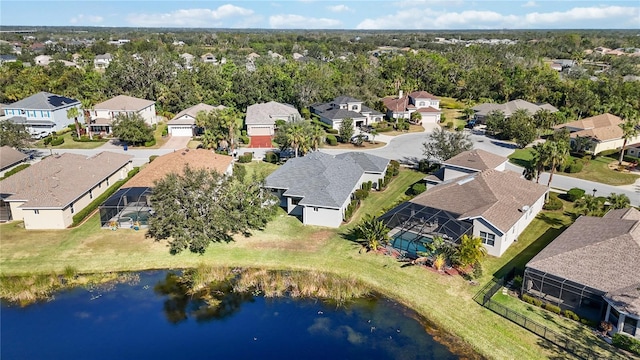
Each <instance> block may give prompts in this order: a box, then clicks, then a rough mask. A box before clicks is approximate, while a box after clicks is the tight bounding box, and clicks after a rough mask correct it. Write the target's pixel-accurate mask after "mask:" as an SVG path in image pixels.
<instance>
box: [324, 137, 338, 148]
mask: <svg viewBox="0 0 640 360" xmlns="http://www.w3.org/2000/svg"><path fill="white" fill-rule="evenodd" d="M326 139H327V144H329V145H331V146H337V145H338V139H336V137H335V136H333V135H331V134H329V135H327V138H326Z"/></svg>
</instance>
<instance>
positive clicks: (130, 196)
mask: <svg viewBox="0 0 640 360" xmlns="http://www.w3.org/2000/svg"><path fill="white" fill-rule="evenodd" d="M149 195H151V188H148V187H132V188H124V189H120V190H118V191H116V192H115V193H114V194H113V195H111V196H110V197H109V198H108V199H107V200H105V202H103V203H102V205H100V207H118V206H125V205H127V204H128V203H133V202H139V201H146V197H147V196H149ZM142 199H145V200H142Z"/></svg>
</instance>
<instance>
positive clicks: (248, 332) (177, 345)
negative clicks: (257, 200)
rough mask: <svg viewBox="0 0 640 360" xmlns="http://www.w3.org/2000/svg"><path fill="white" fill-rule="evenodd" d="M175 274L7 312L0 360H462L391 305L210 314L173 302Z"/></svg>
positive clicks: (145, 276) (238, 307)
mask: <svg viewBox="0 0 640 360" xmlns="http://www.w3.org/2000/svg"><path fill="white" fill-rule="evenodd" d="M168 273H169V272H166V271H155V272H144V273H140V281H139V282H137V283H135V284H120V285H116V286H115V288H112V289H110V290H108V291H107V290H104V289H103V290H93V291H88V290H85V289H75V290H72V291H67V292H64V293H60V294H57V295H56V297H55V299H54V300H52V301H49V302H44V303H39V304H36V305H31V306H27V307H25V308H20V307H17V306H8V305H7V304H3V305H2V312H1V313H0V316H1V317H0V319H1V321H0V325H1V329H0V330H1V332H0V336H1V337H0V355H1V358H2V359H3V360H11V359H34V360H35V359H187V358H191V359H444V360H448V359H458V356H457V355H454V354H452V353H451V352H450V351H449V350H448V349H447V348H446V347H445V346H444V345H442V344H440V343H438V342H436V341H435V340H434V339H433V338H432V337H431V336H430V335H429V334H427V333H426V332H425V330H424V327H423V326H422V325H421V324H420V323H419V322H418V321H417V320H415V319H414V317H415V316H414V314H413V313H412V312H411V311H410V310H408V309H406V308H404V307H402V306H400V305H398V304H396V303H394V302H392V301H390V300H387V299H366V300H364V299H363V300H358V301H355V302H353V303H350V304H348V305H346V306H336V305H335V304H327V303H323V302H321V301H315V300H299V299H296V300H293V299H290V298H277V299H268V298H264V297H262V296H260V295H259V294H237V295H232V296H230V297H228V298H225V299H226V300H225V302H224V304H223V305H224V306H222V307H221V308H219V309H218V310H216V311H210V310H207V307H205V306H203V305H204V304H203V303H201V302H197V301H192V300H191V298H190V297H188V296H184V294H175V293H171V291H169V290H168V289H167V288H168V287H170V286H168V284H167V282H166V281H165V279H166V277H167V274H168Z"/></svg>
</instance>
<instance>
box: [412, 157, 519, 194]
mask: <svg viewBox="0 0 640 360" xmlns="http://www.w3.org/2000/svg"><path fill="white" fill-rule="evenodd" d="M506 164H507V158H506V157H503V156H500V155H496V154H493V153H490V152H488V151H484V150H482V149H474V150H470V151H464V152H462V153H460V154H458V155H456V156H454V157H452V158H451V159H449V160H446V161H444V162H443V163H442V164H441V166H440V169H439V170H438V171H437V172H436V173H434V174H431V175H428V176H426V177H425V178H424V180H425V181H426V183H427V184H429V185H438V184H440V183H442V182H447V181H450V180H452V179H457V178H460V177H463V176H467V175H472V174H476V173H479V172H481V171H484V170H489V169H495V170H498V171H504V170H505V168H506Z"/></svg>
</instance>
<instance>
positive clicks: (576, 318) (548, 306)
mask: <svg viewBox="0 0 640 360" xmlns="http://www.w3.org/2000/svg"><path fill="white" fill-rule="evenodd" d="M522 301H524V302H526V303H528V304H531V305H535V306H537V307H541V308H543V309H545V310H547V311H551V312H552V313H554V314H557V315H562V316H564V317H566V318H567V319H571V320H574V321H580V322H581V323H583V324H587V323H589V320H586V319H580V316H578V315H577V314H576V313H574V312H573V311H571V310H564V311H562V309H560V307H558V306H556V305H553V304H550V303H545V302H543V301H542V300H540V299H537V298H535V297H533V296H529V295H527V294H522Z"/></svg>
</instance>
